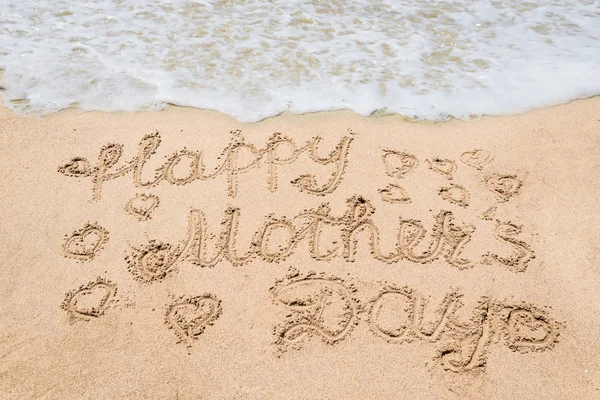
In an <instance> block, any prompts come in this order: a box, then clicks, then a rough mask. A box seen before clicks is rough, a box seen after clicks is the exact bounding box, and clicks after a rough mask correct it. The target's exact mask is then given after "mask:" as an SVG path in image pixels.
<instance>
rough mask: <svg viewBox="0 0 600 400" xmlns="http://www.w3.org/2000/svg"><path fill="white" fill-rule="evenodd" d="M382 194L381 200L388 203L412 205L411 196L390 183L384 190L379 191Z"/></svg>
mask: <svg viewBox="0 0 600 400" xmlns="http://www.w3.org/2000/svg"><path fill="white" fill-rule="evenodd" d="M379 193H380V194H381V200H383V201H387V202H388V203H404V204H406V203H411V202H412V200H411V199H410V196H409V195H408V193H407V192H406V189H404V188H403V187H401V186H398V185H394V184H393V183H390V184H389V185H387V186H386V187H385V188H384V189H379Z"/></svg>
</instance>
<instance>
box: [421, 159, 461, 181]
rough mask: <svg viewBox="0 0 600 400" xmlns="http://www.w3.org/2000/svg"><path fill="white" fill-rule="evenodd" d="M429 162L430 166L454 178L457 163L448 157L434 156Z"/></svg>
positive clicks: (447, 176)
mask: <svg viewBox="0 0 600 400" xmlns="http://www.w3.org/2000/svg"><path fill="white" fill-rule="evenodd" d="M428 163H429V168H431V169H432V170H434V171H436V172H439V173H440V174H442V175H444V176H446V178H452V174H453V173H454V171H455V170H456V163H455V162H454V161H452V160H450V159H447V158H444V159H442V158H434V159H433V160H428Z"/></svg>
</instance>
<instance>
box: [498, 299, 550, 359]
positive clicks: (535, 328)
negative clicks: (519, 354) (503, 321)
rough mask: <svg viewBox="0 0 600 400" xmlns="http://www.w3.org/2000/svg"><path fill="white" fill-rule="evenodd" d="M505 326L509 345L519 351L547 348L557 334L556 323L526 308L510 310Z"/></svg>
mask: <svg viewBox="0 0 600 400" xmlns="http://www.w3.org/2000/svg"><path fill="white" fill-rule="evenodd" d="M507 328H508V342H509V346H510V347H512V348H515V349H518V350H521V351H527V350H543V349H546V348H549V347H551V346H552V345H554V343H555V341H556V338H557V336H558V334H557V326H556V324H552V322H551V321H550V320H548V319H546V318H545V317H544V316H543V315H542V314H541V313H537V312H534V311H533V310H529V309H526V308H516V309H513V310H511V311H510V313H509V314H508V321H507Z"/></svg>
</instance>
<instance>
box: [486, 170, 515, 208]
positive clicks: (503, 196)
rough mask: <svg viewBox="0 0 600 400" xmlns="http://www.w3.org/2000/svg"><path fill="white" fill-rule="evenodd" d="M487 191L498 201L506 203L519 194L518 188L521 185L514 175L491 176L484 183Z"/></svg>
mask: <svg viewBox="0 0 600 400" xmlns="http://www.w3.org/2000/svg"><path fill="white" fill-rule="evenodd" d="M485 184H486V186H487V188H488V189H490V190H491V191H492V192H494V194H495V195H496V196H497V197H498V198H499V199H500V201H508V199H509V198H510V197H512V196H514V195H515V194H517V193H518V192H519V188H520V187H521V185H522V184H523V183H522V182H521V181H520V180H519V179H518V178H517V177H516V176H515V175H498V174H495V175H492V176H490V177H488V178H487V179H486V181H485Z"/></svg>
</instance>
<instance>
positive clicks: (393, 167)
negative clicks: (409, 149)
mask: <svg viewBox="0 0 600 400" xmlns="http://www.w3.org/2000/svg"><path fill="white" fill-rule="evenodd" d="M382 158H383V164H384V165H385V173H386V174H388V175H389V176H391V177H392V178H402V177H403V176H404V175H406V174H407V173H409V172H410V171H412V170H414V169H415V168H417V166H418V165H419V160H417V157H415V156H414V155H412V154H408V153H404V152H401V151H396V150H383V156H382Z"/></svg>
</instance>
